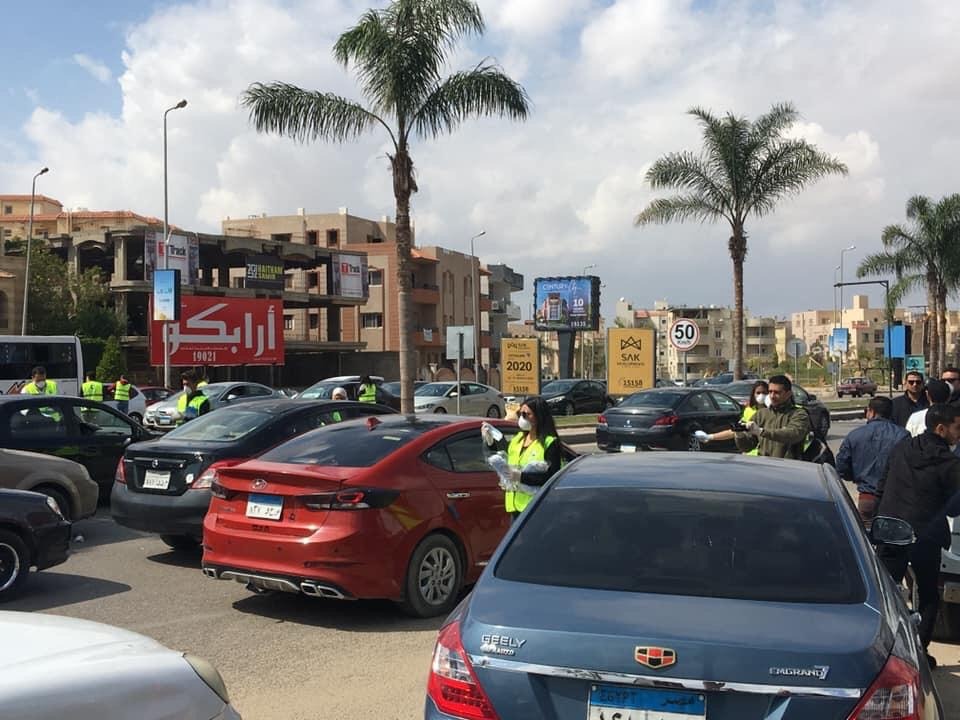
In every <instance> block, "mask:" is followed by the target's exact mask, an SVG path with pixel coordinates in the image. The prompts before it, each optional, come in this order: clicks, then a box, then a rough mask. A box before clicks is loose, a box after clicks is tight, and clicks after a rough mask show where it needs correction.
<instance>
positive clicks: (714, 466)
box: [553, 452, 833, 501]
mask: <svg viewBox="0 0 960 720" xmlns="http://www.w3.org/2000/svg"><path fill="white" fill-rule="evenodd" d="M824 472H825V471H824V470H823V468H822V467H821V466H820V465H818V464H817V463H809V462H802V461H800V460H782V459H780V458H764V457H746V456H742V455H735V454H729V455H727V454H720V453H717V454H714V453H657V452H654V453H614V454H611V455H587V456H584V457H583V458H582V459H580V460H578V461H577V462H576V463H572V464H571V465H570V466H568V467H567V469H566V470H565V471H564V472H563V474H562V475H560V476H559V477H558V478H557V481H556V483H555V484H554V486H553V487H554V488H555V489H561V488H591V487H597V488H600V487H641V488H648V489H664V490H699V491H709V490H713V491H718V492H733V493H749V494H753V495H767V496H770V497H787V498H797V499H803V500H811V501H832V500H833V498H832V496H831V494H830V491H829V489H828V487H827V481H826V478H825V477H824V474H823V473H824Z"/></svg>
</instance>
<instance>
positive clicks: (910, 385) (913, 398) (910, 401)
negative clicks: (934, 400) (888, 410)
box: [890, 370, 927, 428]
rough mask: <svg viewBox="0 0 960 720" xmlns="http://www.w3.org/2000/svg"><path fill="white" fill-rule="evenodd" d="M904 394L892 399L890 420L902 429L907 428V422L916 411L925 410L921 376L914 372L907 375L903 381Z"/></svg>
mask: <svg viewBox="0 0 960 720" xmlns="http://www.w3.org/2000/svg"><path fill="white" fill-rule="evenodd" d="M904 390H905V392H904V393H903V395H901V396H900V397H898V398H894V399H893V414H892V415H891V416H890V419H891V420H893V421H894V422H895V423H896V424H897V425H899V426H900V427H902V428H905V427H906V426H907V420H909V419H910V416H911V415H913V414H914V413H915V412H917V411H918V410H925V409H926V408H927V395H926V393H925V392H924V388H923V375H921V374H920V373H918V372H917V371H916V370H911V371H910V372H908V373H907V376H906V379H905V380H904Z"/></svg>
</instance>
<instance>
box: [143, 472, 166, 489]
mask: <svg viewBox="0 0 960 720" xmlns="http://www.w3.org/2000/svg"><path fill="white" fill-rule="evenodd" d="M143 487H144V489H146V490H167V489H169V488H170V473H168V472H157V471H156V470H147V472H146V473H145V474H144V476H143Z"/></svg>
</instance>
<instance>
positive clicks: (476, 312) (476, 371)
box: [470, 230, 487, 382]
mask: <svg viewBox="0 0 960 720" xmlns="http://www.w3.org/2000/svg"><path fill="white" fill-rule="evenodd" d="M486 234H487V231H486V230H481V231H480V232H478V233H477V234H476V235H474V236H473V237H472V238H470V262H471V264H472V269H473V375H474V380H476V381H477V382H480V258H478V257H477V256H476V254H474V252H473V241H474V240H476V239H477V238H480V237H483V236H484V235H486ZM484 380H486V378H484Z"/></svg>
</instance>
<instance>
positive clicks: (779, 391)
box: [734, 375, 810, 460]
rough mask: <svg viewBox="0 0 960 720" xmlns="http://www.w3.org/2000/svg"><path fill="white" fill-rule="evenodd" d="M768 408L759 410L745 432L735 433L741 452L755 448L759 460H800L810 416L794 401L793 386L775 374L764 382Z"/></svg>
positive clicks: (806, 437)
mask: <svg viewBox="0 0 960 720" xmlns="http://www.w3.org/2000/svg"><path fill="white" fill-rule="evenodd" d="M767 386H768V388H769V395H768V397H769V400H770V406H769V407H762V408H758V409H757V412H756V415H754V418H753V420H751V421H749V422H747V423H745V424H744V426H745V428H746V429H745V430H744V431H739V432H736V433H734V439H735V440H736V443H737V447H738V448H739V449H740V451H741V452H749V451H750V450H753V448H757V454H758V455H760V456H761V457H779V458H787V459H791V460H800V459H802V458H803V452H804V449H805V447H806V445H807V443H808V441H809V437H808V436H809V435H810V417H809V416H808V415H807V411H806V410H805V409H804V408H802V407H801V406H799V405H797V404H796V403H795V402H794V400H793V383H791V382H790V378H788V377H787V376H786V375H774V376H773V377H771V378H770V380H769V381H768V382H767Z"/></svg>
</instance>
